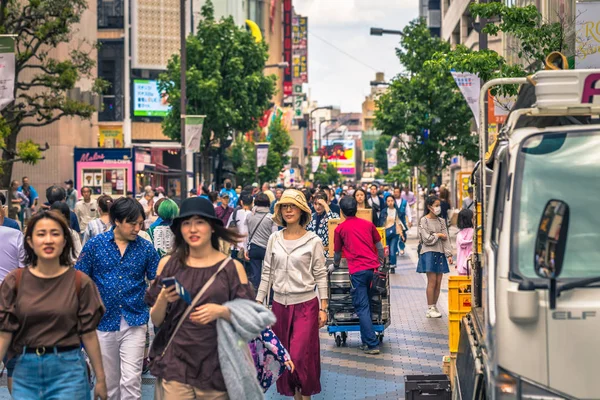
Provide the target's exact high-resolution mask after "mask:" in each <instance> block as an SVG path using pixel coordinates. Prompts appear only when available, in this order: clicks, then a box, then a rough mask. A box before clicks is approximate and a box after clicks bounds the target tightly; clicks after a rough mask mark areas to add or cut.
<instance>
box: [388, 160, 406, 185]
mask: <svg viewBox="0 0 600 400" xmlns="http://www.w3.org/2000/svg"><path fill="white" fill-rule="evenodd" d="M410 170H411V168H410V166H408V165H406V164H405V163H400V164H398V165H396V166H395V167H393V168H392V169H390V171H389V173H387V174H386V175H385V177H384V179H385V181H386V182H388V183H394V184H396V185H400V186H404V185H406V184H408V183H409V182H410V177H411V173H410Z"/></svg>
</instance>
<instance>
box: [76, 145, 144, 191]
mask: <svg viewBox="0 0 600 400" xmlns="http://www.w3.org/2000/svg"><path fill="white" fill-rule="evenodd" d="M73 155H74V161H75V168H74V170H75V187H77V188H80V187H82V186H84V185H85V186H89V187H90V188H91V189H92V193H93V194H94V195H96V196H97V195H100V194H102V193H106V194H110V195H113V196H125V195H126V194H127V191H134V190H135V188H134V186H133V183H134V180H133V177H134V174H135V165H134V161H137V157H136V154H135V150H133V149H128V148H123V149H111V148H91V149H90V148H87V149H82V148H75V149H74V150H73Z"/></svg>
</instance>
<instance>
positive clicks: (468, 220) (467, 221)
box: [456, 209, 474, 275]
mask: <svg viewBox="0 0 600 400" xmlns="http://www.w3.org/2000/svg"><path fill="white" fill-rule="evenodd" d="M458 229H460V232H458V234H457V235H456V250H457V255H456V269H457V270H458V274H459V275H469V267H468V265H467V261H468V259H469V257H471V253H472V252H473V232H474V229H473V211H471V210H469V209H462V210H461V211H460V213H458Z"/></svg>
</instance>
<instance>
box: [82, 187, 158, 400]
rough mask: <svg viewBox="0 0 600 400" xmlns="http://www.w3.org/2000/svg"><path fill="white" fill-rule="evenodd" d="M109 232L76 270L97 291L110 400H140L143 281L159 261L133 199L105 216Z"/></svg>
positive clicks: (96, 239)
mask: <svg viewBox="0 0 600 400" xmlns="http://www.w3.org/2000/svg"><path fill="white" fill-rule="evenodd" d="M109 216H110V222H111V224H112V225H113V228H112V229H111V230H109V231H108V232H105V233H102V234H100V235H97V236H95V237H93V238H92V239H90V240H89V241H88V242H87V243H86V244H85V246H84V247H83V249H82V251H81V255H80V256H79V260H78V261H77V264H76V265H75V268H76V269H78V270H80V271H83V272H85V273H86V274H87V275H88V276H89V277H90V278H92V280H93V281H94V283H96V286H97V287H98V290H99V292H100V296H101V297H102V301H103V302H104V305H105V306H106V314H104V317H103V318H102V320H101V321H100V324H99V325H98V338H99V340H100V347H101V350H102V363H103V364H104V369H105V371H106V385H107V387H108V398H110V399H120V398H122V399H139V398H140V396H141V390H142V363H143V360H144V348H145V345H146V324H147V323H148V316H149V312H148V311H149V309H148V306H147V305H146V304H145V303H144V295H145V293H146V280H148V281H152V280H153V279H155V278H156V269H157V267H158V262H159V260H160V258H159V255H158V253H157V252H156V250H155V249H154V246H153V245H152V243H151V242H150V241H148V240H145V239H142V238H141V237H139V236H138V232H139V231H140V230H141V229H142V227H143V226H144V220H145V219H146V215H145V214H144V209H143V208H142V205H141V204H140V203H139V202H137V201H136V200H135V199H130V198H127V197H122V198H120V199H118V200H116V201H115V202H114V203H113V205H112V206H111V207H110V210H109Z"/></svg>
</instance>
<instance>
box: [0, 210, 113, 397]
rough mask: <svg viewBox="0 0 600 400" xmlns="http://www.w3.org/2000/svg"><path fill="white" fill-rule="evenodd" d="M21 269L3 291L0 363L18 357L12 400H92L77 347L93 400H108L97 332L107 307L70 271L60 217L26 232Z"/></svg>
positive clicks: (43, 218)
mask: <svg viewBox="0 0 600 400" xmlns="http://www.w3.org/2000/svg"><path fill="white" fill-rule="evenodd" d="M25 253H26V258H25V263H26V265H28V267H27V268H25V269H17V270H14V271H12V272H11V273H9V274H8V275H7V276H6V278H5V279H4V281H3V282H2V286H0V357H4V355H5V354H6V353H7V352H8V355H9V358H13V357H16V365H15V369H14V373H13V380H14V384H13V388H12V389H13V390H12V395H13V397H14V398H15V399H73V400H76V399H90V398H91V393H90V387H89V383H88V376H87V368H86V363H85V360H84V358H83V355H82V352H81V348H80V346H81V342H83V344H84V346H85V349H86V350H87V352H88V354H89V357H90V360H91V362H92V366H93V368H94V372H95V373H96V379H97V383H96V388H95V392H94V398H101V399H106V397H107V394H106V382H105V379H104V369H103V367H102V357H101V355H100V345H99V343H98V337H97V335H96V327H97V326H98V323H99V322H100V319H101V318H102V315H103V314H104V305H103V304H102V300H101V299H100V294H99V293H98V289H97V288H96V285H94V283H93V282H92V281H91V280H90V278H89V277H88V276H87V275H85V274H84V273H82V272H79V271H75V270H74V269H73V268H71V267H72V257H73V254H74V253H73V241H72V239H71V234H70V232H69V226H68V224H67V221H66V220H65V219H64V217H63V216H62V215H61V214H60V213H58V212H57V211H42V212H40V213H38V214H36V215H35V216H34V217H33V218H32V219H31V220H30V221H29V224H28V225H27V231H26V232H25Z"/></svg>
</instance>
